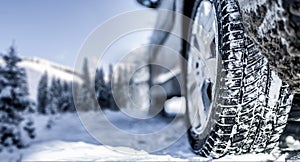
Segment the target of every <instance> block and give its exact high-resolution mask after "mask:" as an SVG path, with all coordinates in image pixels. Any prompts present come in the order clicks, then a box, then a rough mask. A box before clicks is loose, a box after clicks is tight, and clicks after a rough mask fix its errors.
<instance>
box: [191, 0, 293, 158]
mask: <svg viewBox="0 0 300 162" xmlns="http://www.w3.org/2000/svg"><path fill="white" fill-rule="evenodd" d="M203 3H205V4H203ZM203 5H211V8H212V9H213V12H214V15H215V16H213V18H215V21H214V22H215V23H212V24H215V30H216V31H215V35H214V39H213V41H214V42H213V43H211V44H209V45H214V46H215V51H214V48H211V46H210V47H209V48H208V46H207V44H205V45H206V46H205V47H204V46H203V45H201V44H200V43H199V41H198V39H201V37H199V36H198V35H197V34H199V33H202V34H205V35H202V36H204V38H206V37H207V35H210V31H211V30H209V32H206V31H205V32H203V31H204V27H202V28H201V27H200V28H201V31H200V28H199V21H200V20H199V19H200V18H199V17H200V16H199V15H201V16H203V15H205V14H204V13H201V14H200V13H199V12H202V11H201V9H203ZM205 8H208V7H207V6H205ZM203 12H204V11H203ZM209 12H211V11H209ZM205 13H208V12H206V11H205ZM197 17H198V18H197ZM201 18H202V19H201V20H203V21H205V22H202V23H205V24H209V23H210V21H209V19H205V18H203V17H201ZM192 19H193V20H194V21H193V22H192V24H191V25H190V30H189V33H190V34H189V42H190V45H189V46H188V47H189V48H187V52H186V53H187V59H188V65H187V72H186V75H187V76H186V77H187V78H186V82H187V83H186V85H187V87H186V98H187V100H186V101H187V111H186V116H187V122H188V123H187V124H188V125H189V129H188V138H189V142H190V145H191V147H192V150H193V151H194V152H195V153H197V154H200V155H202V156H206V157H207V156H210V157H213V158H220V157H222V156H224V155H226V154H243V153H249V152H270V151H272V150H273V149H274V148H275V147H276V146H277V144H278V140H279V136H280V134H281V133H282V131H283V129H284V127H285V125H286V122H287V117H288V113H289V110H290V107H291V103H292V98H293V95H292V94H291V93H290V90H289V88H288V85H287V84H285V83H283V82H282V81H281V80H280V79H279V77H278V76H277V74H276V73H275V72H273V71H272V70H271V69H270V67H269V64H268V60H267V59H266V58H265V57H264V56H263V55H262V54H261V53H260V52H259V50H258V49H257V47H256V44H254V43H253V41H252V40H251V39H250V38H249V37H248V36H247V35H246V34H245V33H244V27H243V20H242V16H241V14H240V8H239V5H238V2H237V1H235V0H221V1H214V2H211V1H204V0H201V1H197V2H196V3H195V7H194V9H193V12H192ZM195 24H196V25H195ZM200 26H201V25H200ZM196 28H197V29H196ZM202 30H203V31H202ZM204 38H202V39H204ZM206 40H211V38H207V39H204V40H200V41H202V42H205V41H206ZM200 47H202V48H200ZM206 47H207V48H208V49H206ZM203 48H204V49H203ZM208 50H210V53H213V52H215V54H210V55H209V57H206V54H205V51H206V52H207V51H208ZM199 51H200V52H199ZM201 51H202V52H201ZM203 54H204V55H205V56H202V55H203ZM213 57H215V58H214V59H215V60H214V61H211V60H209V59H212V58H213ZM210 62H213V63H212V64H211V63H210ZM214 64H215V65H216V69H215V70H212V71H213V72H212V71H210V68H212V67H213V66H210V65H214ZM212 69H213V68H212ZM207 73H210V74H207Z"/></svg>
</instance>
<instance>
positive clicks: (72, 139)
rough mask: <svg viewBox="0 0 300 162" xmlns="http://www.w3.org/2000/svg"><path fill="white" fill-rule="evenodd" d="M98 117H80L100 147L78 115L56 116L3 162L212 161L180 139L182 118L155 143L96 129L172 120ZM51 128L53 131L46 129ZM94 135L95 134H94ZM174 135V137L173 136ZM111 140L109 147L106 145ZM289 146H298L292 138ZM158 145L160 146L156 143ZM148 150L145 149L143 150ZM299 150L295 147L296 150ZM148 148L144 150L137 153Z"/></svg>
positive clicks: (156, 126) (152, 126) (133, 129)
mask: <svg viewBox="0 0 300 162" xmlns="http://www.w3.org/2000/svg"><path fill="white" fill-rule="evenodd" d="M96 114H97V113H94V112H88V113H84V114H83V115H82V114H81V119H82V120H87V119H89V120H88V121H89V122H93V123H94V125H95V126H94V127H95V132H96V133H99V134H103V135H104V136H105V137H106V139H103V141H104V143H103V144H101V143H100V142H99V141H97V140H95V139H94V138H93V137H92V136H91V135H90V134H89V133H88V132H87V131H86V129H85V127H84V126H83V125H82V123H81V121H80V119H79V117H78V115H77V114H75V113H68V114H63V115H55V116H41V115H37V116H35V117H34V121H35V124H36V127H37V129H36V133H37V137H36V138H35V139H34V140H33V141H31V145H30V147H28V148H25V149H22V150H14V151H13V152H12V153H8V152H7V151H5V152H2V153H1V154H0V159H1V160H0V161H4V162H5V161H16V160H18V159H21V160H22V161H104V160H108V161H111V160H117V161H123V160H129V161H140V160H141V161H153V160H156V161H211V160H212V159H210V158H204V157H200V156H197V155H194V154H193V153H192V152H191V150H190V148H189V145H188V141H187V137H186V134H183V136H180V137H179V139H178V135H177V134H178V130H174V129H182V127H183V126H184V123H183V118H182V117H179V118H178V119H176V120H175V121H173V122H174V123H173V124H174V125H175V126H174V127H173V128H170V129H171V130H170V132H171V133H170V132H168V131H167V132H166V134H160V136H157V137H155V138H153V139H148V140H147V139H146V140H144V141H143V140H141V139H139V140H137V139H134V137H135V136H132V137H133V138H122V137H118V136H117V135H114V134H113V133H114V132H110V129H109V128H105V126H96V125H99V124H101V123H102V122H104V120H107V119H108V120H109V121H110V122H111V123H112V124H113V125H114V126H115V127H117V128H118V129H121V130H123V131H126V132H128V133H129V134H147V133H151V132H155V131H157V130H161V129H163V128H166V127H168V126H169V125H170V123H171V121H172V119H170V118H161V117H155V118H151V119H147V120H146V119H145V120H139V119H135V118H131V117H128V116H126V115H125V114H124V113H122V112H111V111H105V116H106V119H104V118H102V117H98V116H96ZM47 126H48V127H50V128H47ZM95 132H94V133H95ZM172 132H173V133H172ZM107 140H110V142H111V143H110V145H107V144H105V142H106V141H107ZM288 140H289V142H290V143H295V142H297V141H293V140H294V139H291V137H289V139H288ZM157 141H159V143H158V142H157ZM170 141H172V142H173V141H174V142H173V143H172V144H171V145H170V146H168V147H166V148H164V149H162V150H158V151H154V152H147V151H145V150H147V149H149V147H150V148H151V146H153V145H160V144H161V145H162V146H164V142H166V143H169V142H170ZM298 143H299V142H298ZM143 146H145V147H143ZM294 147H296V146H294ZM136 148H145V149H136ZM286 156H287V154H283V155H280V156H278V157H277V158H278V159H277V160H278V161H284V160H285V158H286ZM249 160H255V161H266V160H276V159H275V157H274V156H272V155H267V154H259V155H257V154H248V155H242V156H233V155H229V156H225V157H223V158H221V159H218V160H213V161H249Z"/></svg>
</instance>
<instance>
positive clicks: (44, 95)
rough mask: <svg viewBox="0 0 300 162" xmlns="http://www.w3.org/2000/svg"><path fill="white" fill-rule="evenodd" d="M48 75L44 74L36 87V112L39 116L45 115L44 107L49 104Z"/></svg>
mask: <svg viewBox="0 0 300 162" xmlns="http://www.w3.org/2000/svg"><path fill="white" fill-rule="evenodd" d="M48 99H49V98H48V74H47V72H45V73H44V74H43V76H42V77H41V79H40V82H39V85H38V96H37V102H38V103H37V111H38V112H39V113H41V114H46V113H47V111H46V107H47V105H48V104H49V101H48Z"/></svg>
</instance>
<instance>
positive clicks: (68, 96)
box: [58, 81, 75, 112]
mask: <svg viewBox="0 0 300 162" xmlns="http://www.w3.org/2000/svg"><path fill="white" fill-rule="evenodd" d="M58 107H59V111H60V112H74V111H75V108H74V104H73V97H72V89H71V84H69V83H68V82H66V81H65V82H64V83H63V84H62V93H61V96H60V97H59V99H58Z"/></svg>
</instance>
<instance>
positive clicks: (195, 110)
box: [187, 0, 218, 134]
mask: <svg viewBox="0 0 300 162" xmlns="http://www.w3.org/2000/svg"><path fill="white" fill-rule="evenodd" d="M216 22H217V21H216V14H215V9H214V6H213V4H212V3H211V2H210V1H207V0H204V1H202V2H201V3H200V5H199V7H198V9H197V12H196V16H195V20H194V23H193V25H192V35H191V48H190V51H189V56H188V67H187V77H188V78H187V100H188V108H189V110H188V111H189V112H188V113H189V119H190V123H191V126H192V129H193V130H194V131H195V132H196V133H197V134H201V133H202V132H203V130H204V128H205V127H206V126H207V123H208V120H209V116H210V114H211V110H212V106H213V104H212V103H213V100H214V98H215V89H216V81H217V67H218V49H217V46H218V45H217V43H218V39H217V38H218V37H217V23H216Z"/></svg>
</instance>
